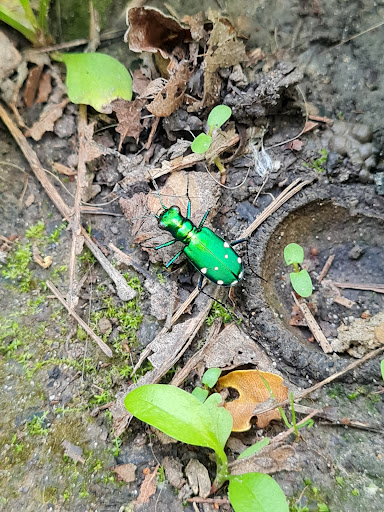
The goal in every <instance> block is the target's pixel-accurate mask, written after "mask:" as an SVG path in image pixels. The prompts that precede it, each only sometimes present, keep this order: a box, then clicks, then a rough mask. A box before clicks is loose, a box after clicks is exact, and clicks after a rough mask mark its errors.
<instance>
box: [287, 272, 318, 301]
mask: <svg viewBox="0 0 384 512" xmlns="http://www.w3.org/2000/svg"><path fill="white" fill-rule="evenodd" d="M289 277H290V279H291V284H292V286H293V289H294V290H295V292H296V293H297V294H298V295H300V297H309V296H310V295H311V294H312V291H313V286H312V279H311V276H310V275H309V274H308V272H307V271H306V270H304V269H303V270H300V272H291V273H290V274H289Z"/></svg>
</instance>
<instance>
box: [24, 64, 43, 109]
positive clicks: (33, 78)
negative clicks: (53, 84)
mask: <svg viewBox="0 0 384 512" xmlns="http://www.w3.org/2000/svg"><path fill="white" fill-rule="evenodd" d="M42 72H43V66H35V67H34V68H32V69H30V70H29V73H28V78H27V82H26V84H25V90H24V103H25V105H26V106H27V107H28V108H29V107H32V105H33V104H34V103H35V97H36V92H37V88H38V86H39V83H40V77H41V73H42Z"/></svg>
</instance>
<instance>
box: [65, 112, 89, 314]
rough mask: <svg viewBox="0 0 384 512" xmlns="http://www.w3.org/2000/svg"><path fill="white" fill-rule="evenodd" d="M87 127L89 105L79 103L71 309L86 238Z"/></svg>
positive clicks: (74, 303)
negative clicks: (83, 216)
mask: <svg viewBox="0 0 384 512" xmlns="http://www.w3.org/2000/svg"><path fill="white" fill-rule="evenodd" d="M86 129H87V106H86V105H79V122H78V128H77V131H78V137H79V163H78V166H77V181H76V194H75V202H74V205H73V215H72V226H71V227H72V245H71V253H70V258H69V287H68V306H69V308H70V309H71V311H72V310H73V309H74V308H75V307H76V304H77V302H78V300H79V299H78V296H77V292H78V290H77V282H76V256H77V255H78V254H81V251H82V249H83V244H84V239H83V237H82V236H81V199H82V196H83V191H84V189H85V186H86V180H85V176H86V172H87V168H86V165H85V160H86V146H85V144H86V139H85V131H86Z"/></svg>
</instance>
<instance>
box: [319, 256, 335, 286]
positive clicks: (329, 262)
mask: <svg viewBox="0 0 384 512" xmlns="http://www.w3.org/2000/svg"><path fill="white" fill-rule="evenodd" d="M334 259H335V255H334V254H331V255H330V256H329V258H328V259H327V261H326V262H325V265H324V267H323V269H322V271H321V272H320V274H319V278H318V279H317V280H318V282H319V283H321V281H322V280H323V279H324V277H325V276H326V275H327V274H328V270H329V269H330V267H331V265H332V263H333V260H334Z"/></svg>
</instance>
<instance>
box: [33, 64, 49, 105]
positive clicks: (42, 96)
mask: <svg viewBox="0 0 384 512" xmlns="http://www.w3.org/2000/svg"><path fill="white" fill-rule="evenodd" d="M51 91H52V85H51V73H50V71H46V72H45V73H43V74H42V75H41V78H40V83H39V90H38V93H37V99H36V103H45V102H46V101H47V100H48V96H49V95H50V94H51Z"/></svg>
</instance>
